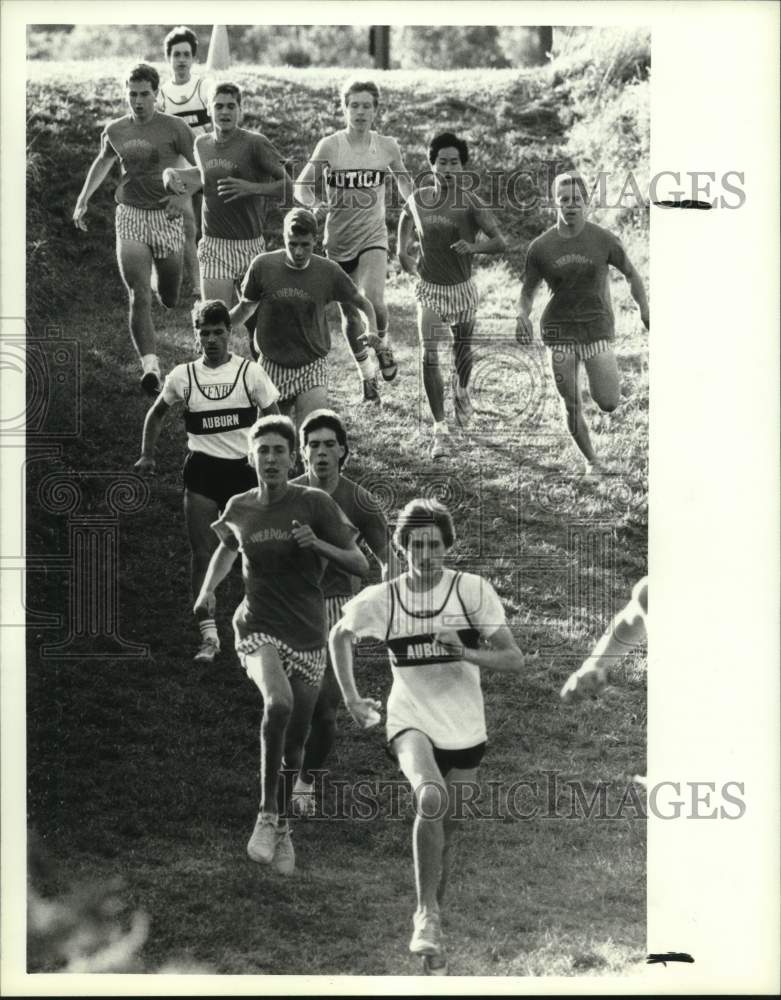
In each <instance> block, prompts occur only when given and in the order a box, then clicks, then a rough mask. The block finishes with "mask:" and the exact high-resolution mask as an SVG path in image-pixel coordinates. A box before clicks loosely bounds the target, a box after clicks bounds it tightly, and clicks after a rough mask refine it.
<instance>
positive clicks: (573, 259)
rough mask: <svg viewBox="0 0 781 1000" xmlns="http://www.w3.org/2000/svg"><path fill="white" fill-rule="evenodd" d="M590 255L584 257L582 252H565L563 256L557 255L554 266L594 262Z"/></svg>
mask: <svg viewBox="0 0 781 1000" xmlns="http://www.w3.org/2000/svg"><path fill="white" fill-rule="evenodd" d="M593 263H594V262H593V261H592V259H591V258H590V257H584V256H583V254H582V253H565V254H564V256H563V257H557V258H556V260H555V261H554V262H553V266H554V267H566V266H567V264H593Z"/></svg>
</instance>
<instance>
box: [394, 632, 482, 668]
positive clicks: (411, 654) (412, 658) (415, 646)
mask: <svg viewBox="0 0 781 1000" xmlns="http://www.w3.org/2000/svg"><path fill="white" fill-rule="evenodd" d="M456 631H457V633H458V638H459V639H460V640H461V643H462V645H464V646H466V647H467V648H468V649H477V646H478V643H479V638H480V633H479V632H478V631H477V629H476V628H460V629H456ZM385 644H386V646H387V647H388V655H389V656H390V661H391V664H392V666H394V667H421V666H423V665H424V664H426V663H458V661H459V660H460V659H461V657H460V656H456V655H455V654H454V653H453V654H451V653H446V652H445V648H444V647H443V646H441V645H440V644H439V643H438V642H437V641H436V639H435V638H434V633H433V632H423V633H421V634H420V635H405V636H403V637H399V638H397V639H387V640H386V642H385Z"/></svg>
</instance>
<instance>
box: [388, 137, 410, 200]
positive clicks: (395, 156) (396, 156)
mask: <svg viewBox="0 0 781 1000" xmlns="http://www.w3.org/2000/svg"><path fill="white" fill-rule="evenodd" d="M386 141H387V142H388V143H389V144H390V153H391V160H390V163H389V164H388V167H389V169H390V171H391V173H392V174H393V176H394V178H395V180H396V185H397V187H398V189H399V194H400V195H401V197H402V198H403V199H404V201H406V200H407V199H408V198H409V197H410V195H411V194H412V191H413V185H412V178H411V177H410V173H409V171H408V170H407V167H406V166H405V164H404V157H403V156H402V153H401V149H400V147H399V144H398V142H397V141H396V140H395V139H391V138H390V137H388V139H387V140H386Z"/></svg>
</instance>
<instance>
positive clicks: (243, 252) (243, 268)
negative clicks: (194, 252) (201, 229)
mask: <svg viewBox="0 0 781 1000" xmlns="http://www.w3.org/2000/svg"><path fill="white" fill-rule="evenodd" d="M265 249H266V241H265V240H264V239H263V237H262V236H256V237H255V238H254V239H251V240H223V239H219V238H218V237H216V236H202V237H201V239H200V241H199V243H198V263H199V264H200V265H201V277H202V278H212V279H213V280H215V281H240V280H241V279H242V278H243V277H244V275H245V274H246V273H247V271H248V270H249V266H250V264H251V263H252V261H253V260H254V259H255V258H256V257H257V255H258V254H259V253H263V252H264V251H265Z"/></svg>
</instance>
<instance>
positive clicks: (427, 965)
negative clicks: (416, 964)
mask: <svg viewBox="0 0 781 1000" xmlns="http://www.w3.org/2000/svg"><path fill="white" fill-rule="evenodd" d="M423 975H424V976H446V975H447V959H446V958H445V956H444V955H424V956H423Z"/></svg>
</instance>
